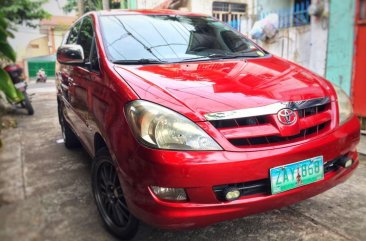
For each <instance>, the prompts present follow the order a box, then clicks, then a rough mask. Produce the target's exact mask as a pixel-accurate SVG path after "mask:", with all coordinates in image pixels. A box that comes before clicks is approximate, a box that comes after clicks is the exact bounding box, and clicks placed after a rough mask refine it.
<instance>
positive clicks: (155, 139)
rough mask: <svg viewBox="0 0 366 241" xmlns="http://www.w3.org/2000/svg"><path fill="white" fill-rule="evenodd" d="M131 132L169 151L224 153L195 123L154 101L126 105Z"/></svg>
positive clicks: (133, 102) (142, 139) (152, 144)
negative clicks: (212, 151)
mask: <svg viewBox="0 0 366 241" xmlns="http://www.w3.org/2000/svg"><path fill="white" fill-rule="evenodd" d="M125 110H126V117H127V120H128V122H129V125H130V127H131V129H132V132H133V133H134V135H135V136H136V138H138V139H139V140H140V141H141V142H143V143H144V144H145V145H147V146H150V147H153V148H159V149H170V150H222V149H221V147H220V146H219V145H218V144H217V143H216V142H215V141H214V140H213V139H212V138H211V137H210V136H209V135H207V133H206V132H204V131H203V130H202V129H201V128H200V127H198V126H197V125H196V124H195V123H193V122H192V121H190V120H189V119H187V118H186V117H184V116H182V115H180V114H178V113H176V112H174V111H172V110H169V109H167V108H165V107H162V106H160V105H157V104H153V103H151V102H147V101H143V100H136V101H132V102H130V103H128V104H127V105H126V109H125Z"/></svg>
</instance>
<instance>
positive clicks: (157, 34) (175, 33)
mask: <svg viewBox="0 0 366 241" xmlns="http://www.w3.org/2000/svg"><path fill="white" fill-rule="evenodd" d="M101 26H102V34H103V38H104V44H105V49H106V50H107V54H108V56H109V58H110V60H111V61H117V60H139V59H155V60H164V61H181V60H186V59H190V58H202V57H208V56H210V57H211V56H212V55H215V54H216V55H217V54H220V55H232V54H240V53H250V55H248V56H247V57H259V56H263V55H264V54H265V53H264V52H262V51H261V50H260V49H258V48H257V47H256V46H255V45H254V44H253V43H252V42H251V41H249V40H248V39H246V38H245V37H244V36H243V35H241V34H240V33H238V32H235V31H234V30H232V29H231V28H230V27H229V26H227V25H226V24H224V23H222V22H219V21H216V20H214V19H212V18H209V17H192V16H167V15H111V16H102V17H101Z"/></svg>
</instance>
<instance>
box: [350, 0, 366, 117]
mask: <svg viewBox="0 0 366 241" xmlns="http://www.w3.org/2000/svg"><path fill="white" fill-rule="evenodd" d="M354 53H355V55H354V69H353V70H354V75H353V84H352V99H353V105H354V110H355V113H356V114H357V115H359V116H361V117H366V0H358V1H357V5H356V39H355V52H354Z"/></svg>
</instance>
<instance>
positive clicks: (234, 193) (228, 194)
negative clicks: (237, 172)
mask: <svg viewBox="0 0 366 241" xmlns="http://www.w3.org/2000/svg"><path fill="white" fill-rule="evenodd" d="M224 194H225V198H226V200H228V201H233V200H235V199H238V198H239V197H240V190H239V189H237V188H235V187H230V188H227V189H225V190H224Z"/></svg>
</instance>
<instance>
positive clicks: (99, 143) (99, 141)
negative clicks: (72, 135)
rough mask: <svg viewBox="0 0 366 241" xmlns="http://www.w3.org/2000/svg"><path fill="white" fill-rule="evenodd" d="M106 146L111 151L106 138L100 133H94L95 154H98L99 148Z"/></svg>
mask: <svg viewBox="0 0 366 241" xmlns="http://www.w3.org/2000/svg"><path fill="white" fill-rule="evenodd" d="M102 148H106V149H107V150H108V151H109V148H108V145H107V142H106V141H105V140H104V138H103V136H102V135H101V134H100V133H98V132H97V133H95V134H94V156H95V155H96V154H97V152H98V150H100V149H102Z"/></svg>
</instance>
